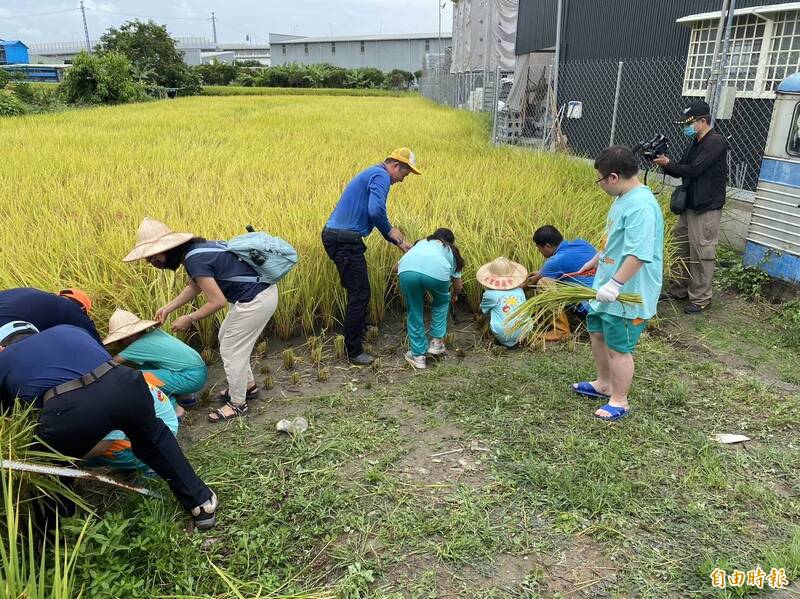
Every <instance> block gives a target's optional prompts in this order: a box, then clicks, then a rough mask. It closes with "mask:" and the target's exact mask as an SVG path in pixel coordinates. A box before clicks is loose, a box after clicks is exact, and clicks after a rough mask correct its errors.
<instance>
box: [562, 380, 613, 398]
mask: <svg viewBox="0 0 800 599" xmlns="http://www.w3.org/2000/svg"><path fill="white" fill-rule="evenodd" d="M569 388H570V389H571V390H572V392H573V393H577V394H578V395H583V396H585V397H599V398H601V399H608V398H609V397H610V396H609V395H606V394H605V393H600V392H599V391H598V390H597V389H595V388H594V386H593V385H592V384H591V383H587V382H586V381H581V382H580V383H573V384H572V385H570V386H569Z"/></svg>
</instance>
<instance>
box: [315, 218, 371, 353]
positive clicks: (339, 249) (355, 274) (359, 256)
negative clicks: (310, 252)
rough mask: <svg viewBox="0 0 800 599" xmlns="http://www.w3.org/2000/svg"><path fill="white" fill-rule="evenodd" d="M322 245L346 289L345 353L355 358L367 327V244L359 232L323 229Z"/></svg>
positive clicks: (360, 348) (359, 351) (368, 296)
mask: <svg viewBox="0 0 800 599" xmlns="http://www.w3.org/2000/svg"><path fill="white" fill-rule="evenodd" d="M322 245H323V246H324V247H325V252H327V254H328V257H329V258H330V259H331V260H332V261H333V263H334V264H335V265H336V270H338V271H339V279H340V280H341V283H342V287H344V288H345V289H346V290H347V308H346V309H345V312H344V343H345V347H346V349H347V355H348V356H349V357H351V358H354V357H356V356H357V355H358V354H360V353H362V352H363V351H364V348H363V346H362V339H363V338H364V332H365V331H366V329H367V310H368V309H369V298H370V289H369V276H368V274H367V259H366V256H365V252H366V251H367V246H366V245H365V244H364V241H363V240H362V239H361V235H359V234H358V233H354V232H352V231H342V230H334V229H325V230H323V231H322Z"/></svg>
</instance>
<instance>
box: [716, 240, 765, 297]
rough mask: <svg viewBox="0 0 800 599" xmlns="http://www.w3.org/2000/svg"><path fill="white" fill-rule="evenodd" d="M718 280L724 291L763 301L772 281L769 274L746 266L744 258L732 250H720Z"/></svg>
mask: <svg viewBox="0 0 800 599" xmlns="http://www.w3.org/2000/svg"><path fill="white" fill-rule="evenodd" d="M717 263H718V266H719V268H718V269H717V274H716V278H717V281H718V282H719V284H720V285H721V286H722V287H723V288H724V289H729V290H731V291H735V292H736V293H738V294H739V295H741V296H743V297H746V298H748V299H762V298H763V297H764V293H765V292H766V290H767V286H768V285H769V284H770V282H771V281H772V277H770V276H769V275H768V274H767V273H765V272H764V271H763V270H761V269H760V268H756V267H754V266H745V265H744V263H743V262H742V257H741V256H739V255H738V254H737V253H736V252H734V251H733V250H732V249H730V248H719V251H718V259H717Z"/></svg>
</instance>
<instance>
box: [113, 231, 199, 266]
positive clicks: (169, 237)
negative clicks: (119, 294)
mask: <svg viewBox="0 0 800 599" xmlns="http://www.w3.org/2000/svg"><path fill="white" fill-rule="evenodd" d="M193 237H194V235H192V234H191V233H167V234H166V235H164V236H163V237H161V238H159V239H156V240H155V241H148V242H146V243H143V244H141V245H137V246H136V247H134V248H133V249H132V250H131V251H130V252H129V253H128V255H127V256H125V257H124V258H123V259H122V261H123V262H135V261H136V260H144V259H145V258H149V257H150V256H155V255H156V254H160V253H161V252H166V251H167V250H171V249H172V248H176V247H178V246H179V245H183V244H184V243H186V242H187V241H189V240H190V239H192V238H193Z"/></svg>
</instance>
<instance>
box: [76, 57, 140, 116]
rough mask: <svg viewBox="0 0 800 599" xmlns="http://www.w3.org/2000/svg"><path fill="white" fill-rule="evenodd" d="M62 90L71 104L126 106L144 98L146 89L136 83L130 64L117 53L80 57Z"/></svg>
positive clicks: (77, 58)
mask: <svg viewBox="0 0 800 599" xmlns="http://www.w3.org/2000/svg"><path fill="white" fill-rule="evenodd" d="M61 90H62V95H63V97H64V99H65V100H66V101H67V102H68V103H70V104H123V103H126V102H136V101H139V100H143V99H144V98H145V94H144V90H143V88H142V87H141V86H140V85H137V84H136V83H135V82H134V80H133V76H132V74H131V63H130V61H129V60H128V59H127V58H126V57H125V56H123V55H122V54H119V53H118V52H109V53H107V54H103V55H101V56H97V55H93V56H90V55H89V54H87V53H86V52H81V53H79V54H78V55H77V56H76V57H75V59H74V60H73V62H72V67H71V68H70V69H69V70H68V71H67V74H66V76H65V77H64V82H63V83H62V84H61Z"/></svg>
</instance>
